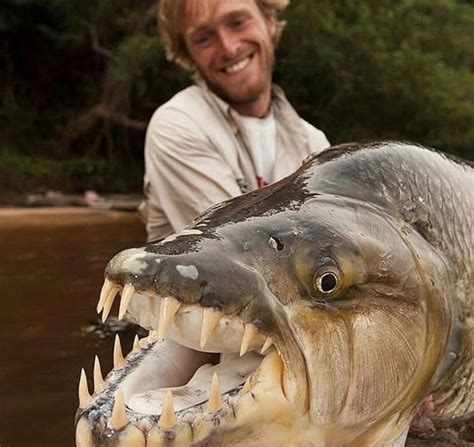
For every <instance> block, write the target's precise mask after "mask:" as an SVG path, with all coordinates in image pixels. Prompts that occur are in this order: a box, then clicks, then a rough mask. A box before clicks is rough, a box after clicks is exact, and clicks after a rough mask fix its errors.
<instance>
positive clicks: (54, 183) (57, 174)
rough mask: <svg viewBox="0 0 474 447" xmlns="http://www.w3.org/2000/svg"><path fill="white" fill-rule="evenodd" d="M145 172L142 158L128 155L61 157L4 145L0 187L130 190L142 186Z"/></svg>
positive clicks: (104, 191) (16, 190)
mask: <svg viewBox="0 0 474 447" xmlns="http://www.w3.org/2000/svg"><path fill="white" fill-rule="evenodd" d="M142 172H143V166H142V164H141V163H140V162H138V161H135V160H129V159H125V158H114V159H113V160H106V159H104V158H97V157H87V156H82V157H69V158H67V159H57V158H48V157H45V156H37V155H25V154H21V153H18V151H14V150H12V149H8V148H5V147H4V148H2V149H0V190H1V191H3V192H4V191H14V192H18V193H20V192H25V191H35V190H47V189H61V190H65V191H69V192H81V191H84V190H87V189H94V190H97V191H100V192H102V193H108V192H121V193H126V192H129V191H138V190H139V189H140V188H141V176H142Z"/></svg>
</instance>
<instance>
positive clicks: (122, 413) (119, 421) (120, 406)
mask: <svg viewBox="0 0 474 447" xmlns="http://www.w3.org/2000/svg"><path fill="white" fill-rule="evenodd" d="M109 422H110V426H111V427H112V428H113V429H114V430H120V429H121V428H123V427H125V426H126V425H127V424H128V422H129V421H128V417H127V412H126V410H125V399H124V397H123V391H122V389H121V388H119V389H118V390H117V392H116V393H115V402H114V409H113V410H112V416H110V421H109Z"/></svg>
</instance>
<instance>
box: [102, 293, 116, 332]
mask: <svg viewBox="0 0 474 447" xmlns="http://www.w3.org/2000/svg"><path fill="white" fill-rule="evenodd" d="M119 290H120V289H119V288H118V287H116V288H114V289H112V290H111V292H110V293H109V294H108V295H107V298H106V299H105V303H104V310H103V312H102V322H103V323H105V320H107V317H108V316H109V314H110V309H112V305H113V304H114V300H115V297H116V296H117V293H118V291H119Z"/></svg>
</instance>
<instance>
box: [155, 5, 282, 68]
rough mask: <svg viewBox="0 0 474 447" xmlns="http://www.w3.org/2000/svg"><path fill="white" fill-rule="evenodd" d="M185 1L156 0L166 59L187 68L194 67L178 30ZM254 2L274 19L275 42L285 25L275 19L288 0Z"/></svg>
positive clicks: (264, 13) (266, 14) (275, 42)
mask: <svg viewBox="0 0 474 447" xmlns="http://www.w3.org/2000/svg"><path fill="white" fill-rule="evenodd" d="M186 1H187V0H158V26H159V29H160V35H161V38H162V39H163V42H164V45H165V49H166V55H167V57H168V60H170V61H173V62H176V63H177V64H179V65H181V66H182V67H184V68H188V69H189V68H193V67H194V63H193V61H192V59H191V57H190V56H189V54H188V50H187V48H186V44H185V42H184V38H183V35H182V33H181V31H180V30H181V27H180V20H181V18H182V16H183V6H184V4H185V2H186ZM255 2H256V4H257V6H258V7H259V8H260V10H261V11H262V13H263V15H264V16H265V17H271V18H274V19H275V21H276V33H275V36H274V44H277V43H278V41H279V39H280V36H281V33H282V31H283V28H284V27H285V22H284V21H281V20H280V21H279V20H276V18H277V14H278V12H280V11H283V10H284V9H285V8H286V7H287V6H288V4H289V3H290V0H255Z"/></svg>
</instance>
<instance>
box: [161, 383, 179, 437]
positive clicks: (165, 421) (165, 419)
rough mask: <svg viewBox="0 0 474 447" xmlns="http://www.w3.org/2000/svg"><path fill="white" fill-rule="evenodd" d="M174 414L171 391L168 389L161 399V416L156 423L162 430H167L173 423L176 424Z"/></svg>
mask: <svg viewBox="0 0 474 447" xmlns="http://www.w3.org/2000/svg"><path fill="white" fill-rule="evenodd" d="M176 422H177V421H176V415H175V414H174V406H173V396H172V394H171V391H170V390H168V392H167V393H166V396H165V399H164V401H163V406H162V409H161V417H160V421H159V422H158V425H159V426H160V427H161V428H163V429H164V430H168V429H170V428H171V427H173V426H174V425H176Z"/></svg>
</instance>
